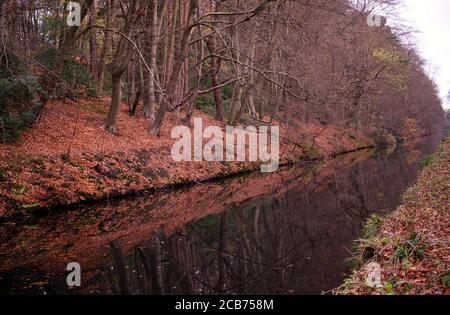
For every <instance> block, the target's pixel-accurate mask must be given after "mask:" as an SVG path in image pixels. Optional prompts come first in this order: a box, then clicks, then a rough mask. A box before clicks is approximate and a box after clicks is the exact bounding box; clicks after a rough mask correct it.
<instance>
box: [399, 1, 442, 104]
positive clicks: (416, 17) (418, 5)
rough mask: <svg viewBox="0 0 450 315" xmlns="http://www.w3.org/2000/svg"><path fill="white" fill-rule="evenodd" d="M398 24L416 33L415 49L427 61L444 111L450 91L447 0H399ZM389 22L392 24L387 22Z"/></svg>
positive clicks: (427, 69)
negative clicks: (437, 87) (399, 22)
mask: <svg viewBox="0 0 450 315" xmlns="http://www.w3.org/2000/svg"><path fill="white" fill-rule="evenodd" d="M402 3H403V5H402V6H401V7H400V9H399V10H398V15H399V18H400V19H401V20H400V21H401V23H402V24H405V25H407V26H409V27H411V28H413V29H415V30H417V31H418V33H417V34H416V35H415V38H416V40H417V48H418V49H419V52H420V54H421V56H422V57H423V58H424V59H425V60H426V61H427V63H428V64H427V67H426V69H425V70H426V71H427V72H428V73H429V74H430V76H431V78H432V79H433V80H434V81H435V82H436V84H437V85H438V86H439V90H440V94H441V96H442V98H443V105H444V107H445V108H450V102H448V101H447V100H446V95H447V93H448V91H449V90H450V0H402ZM391 23H392V21H391Z"/></svg>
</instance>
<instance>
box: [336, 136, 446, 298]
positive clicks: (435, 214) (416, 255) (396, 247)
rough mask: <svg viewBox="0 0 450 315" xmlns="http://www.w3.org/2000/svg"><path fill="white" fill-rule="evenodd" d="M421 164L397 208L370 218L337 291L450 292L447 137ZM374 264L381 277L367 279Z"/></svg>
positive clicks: (387, 292)
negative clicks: (384, 215) (354, 265)
mask: <svg viewBox="0 0 450 315" xmlns="http://www.w3.org/2000/svg"><path fill="white" fill-rule="evenodd" d="M423 166H424V170H423V171H422V174H421V175H420V178H419V180H418V182H417V184H416V185H415V186H413V187H411V188H410V189H409V190H408V191H407V192H406V193H405V194H404V196H403V204H402V205H401V206H400V207H399V208H398V209H397V211H396V212H394V213H393V214H392V215H390V216H389V217H387V218H385V219H382V218H379V217H372V218H371V219H370V220H369V221H368V223H367V225H366V228H365V233H364V234H365V235H364V238H363V239H361V240H358V241H357V243H356V244H355V245H356V252H355V257H354V260H355V262H357V263H358V264H359V265H360V266H359V267H358V268H357V269H356V270H355V271H354V273H353V274H352V275H351V277H350V278H349V279H347V281H346V282H345V284H344V285H343V286H342V287H341V288H339V289H338V290H337V293H339V294H449V293H450V291H449V285H450V252H449V239H448V236H449V228H450V203H449V201H450V137H449V138H448V139H447V140H446V141H445V142H444V143H443V144H442V145H441V147H440V148H439V150H438V151H437V152H436V153H435V154H434V155H432V156H430V157H428V158H427V159H426V160H424V161H423ZM373 263H375V264H373ZM376 264H379V265H380V267H381V281H378V283H377V281H375V282H372V283H368V282H367V279H368V278H369V274H370V275H375V279H376V278H377V277H376V270H374V268H375V269H378V267H377V265H376ZM369 279H370V278H369ZM369 282H370V281H369Z"/></svg>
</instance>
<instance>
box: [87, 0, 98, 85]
mask: <svg viewBox="0 0 450 315" xmlns="http://www.w3.org/2000/svg"><path fill="white" fill-rule="evenodd" d="M96 18H97V0H92V4H91V7H90V9H89V27H90V28H91V29H90V38H89V48H90V55H91V56H90V57H91V59H90V67H91V69H90V70H91V73H92V78H93V79H94V85H95V87H96V90H97V85H98V84H97V83H98V81H97V80H96V78H97V72H98V67H97V62H98V60H97V58H98V57H97V32H96V29H95V28H94V27H93V26H94V25H95V20H96Z"/></svg>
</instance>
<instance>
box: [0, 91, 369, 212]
mask: <svg viewBox="0 0 450 315" xmlns="http://www.w3.org/2000/svg"><path fill="white" fill-rule="evenodd" d="M107 105H108V99H105V100H99V99H83V100H80V101H79V102H77V103H73V102H70V101H50V102H49V103H48V104H47V105H46V107H45V109H44V112H43V114H42V116H41V117H40V119H39V120H38V122H37V123H36V124H35V125H34V126H33V128H32V129H30V130H28V131H26V132H25V133H24V134H23V135H22V137H21V140H20V141H19V142H18V143H16V144H14V145H0V218H6V217H8V216H16V215H19V214H21V213H25V214H26V213H29V212H30V211H32V210H35V209H38V208H43V207H55V206H64V205H70V204H76V203H80V202H84V201H91V200H99V199H105V198H110V197H115V196H122V195H126V194H131V193H137V192H142V191H146V190H154V189H159V188H163V187H166V186H170V185H179V184H186V183H190V182H194V183H195V182H197V181H205V180H209V179H214V178H220V177H225V176H229V175H232V174H237V173H240V172H244V171H250V170H256V169H259V165H258V164H257V163H235V162H180V163H177V162H175V161H173V160H172V158H171V154H170V153H171V147H172V144H173V143H174V141H175V140H172V139H171V138H170V133H171V130H172V128H173V127H174V126H177V125H180V124H181V122H180V118H179V117H178V115H177V114H176V113H170V114H169V115H168V118H167V122H166V123H165V124H164V126H163V129H162V134H161V136H160V137H153V136H150V135H149V134H148V132H147V129H148V122H147V121H146V119H145V118H143V115H141V114H138V115H137V117H130V116H129V115H128V113H127V110H126V105H125V104H124V105H123V106H122V108H123V111H122V112H121V114H120V119H119V128H120V134H119V135H112V134H110V133H108V132H106V131H104V130H103V129H101V125H102V123H103V121H104V119H105V115H106V111H107ZM195 116H197V117H201V118H203V125H204V127H206V126H208V125H216V124H217V122H216V121H214V120H213V119H211V118H210V117H209V116H207V115H205V114H203V113H200V112H196V113H195ZM221 127H222V128H224V127H225V124H223V123H222V124H221ZM280 133H281V135H280V138H281V140H280V155H281V157H280V158H281V163H282V164H287V163H291V162H294V161H299V160H302V159H303V160H318V159H323V158H326V157H327V156H333V155H336V154H339V153H342V152H347V151H352V150H357V149H360V148H367V147H371V146H373V145H374V143H373V141H372V140H371V139H369V138H367V137H365V136H363V135H359V134H356V133H352V132H350V131H346V130H343V129H340V128H337V127H333V126H326V127H325V126H316V125H303V126H301V129H299V128H296V130H293V129H292V127H287V126H283V125H281V126H280Z"/></svg>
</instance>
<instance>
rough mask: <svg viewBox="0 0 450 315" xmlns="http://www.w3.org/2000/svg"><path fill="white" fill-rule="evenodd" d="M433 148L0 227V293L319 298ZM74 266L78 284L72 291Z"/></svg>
mask: <svg viewBox="0 0 450 315" xmlns="http://www.w3.org/2000/svg"><path fill="white" fill-rule="evenodd" d="M438 141H439V139H431V138H426V139H422V140H421V142H417V143H409V144H407V145H404V146H401V147H398V148H397V149H395V150H391V152H387V151H377V152H360V153H355V154H350V155H346V156H342V157H340V158H337V159H335V160H333V161H329V162H326V163H322V164H320V165H318V164H313V165H309V166H302V167H299V166H297V167H292V168H289V169H283V170H281V171H280V172H279V173H276V174H266V175H263V174H252V175H248V176H244V177H240V178H235V179H231V180H228V181H225V182H220V183H209V184H205V185H199V186H196V187H193V188H189V189H186V190H179V191H172V192H164V193H160V194H154V195H150V196H144V197H139V198H130V199H123V200H117V201H111V202H109V203H101V204H98V205H95V206H89V207H83V208H80V209H76V210H74V211H69V212H66V213H54V214H52V213H50V214H49V215H48V216H47V217H44V218H38V219H36V221H35V222H32V223H29V224H28V225H27V226H25V227H20V228H18V227H16V226H15V225H14V224H9V225H8V226H5V227H3V232H2V233H3V235H6V237H5V241H4V242H3V244H2V245H1V246H0V293H7V294H22V293H32V294H43V293H44V292H45V293H47V294H77V293H94V294H100V293H101V294H105V293H106V294H318V293H321V292H324V291H327V290H330V289H332V288H334V287H336V286H338V285H339V284H340V283H341V281H342V279H343V276H344V274H345V273H346V272H347V271H348V269H347V266H346V264H345V263H344V262H345V260H346V258H348V257H349V256H350V251H351V247H352V242H353V240H355V239H357V238H358V235H359V233H360V232H361V228H362V226H363V224H364V222H365V220H366V219H367V217H368V216H369V215H371V214H373V213H380V214H384V213H386V212H388V211H391V210H392V209H393V208H395V207H396V206H397V205H398V204H399V202H400V196H401V194H402V193H403V192H404V191H405V190H406V189H407V187H409V186H411V185H412V184H413V183H414V181H415V180H416V178H417V174H418V172H419V170H420V161H421V160H422V159H423V158H424V157H425V156H427V155H428V154H430V153H431V152H433V150H434V149H435V146H436V144H437V143H438ZM69 262H79V263H80V264H81V266H82V270H83V273H82V287H81V288H78V289H74V290H71V289H68V288H67V285H66V276H67V274H68V272H67V271H66V266H67V264H68V263H69Z"/></svg>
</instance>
